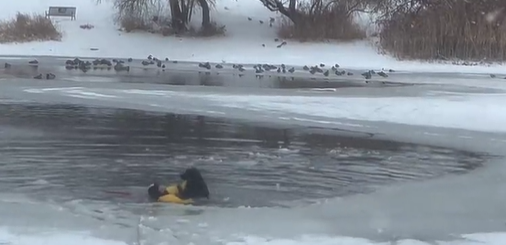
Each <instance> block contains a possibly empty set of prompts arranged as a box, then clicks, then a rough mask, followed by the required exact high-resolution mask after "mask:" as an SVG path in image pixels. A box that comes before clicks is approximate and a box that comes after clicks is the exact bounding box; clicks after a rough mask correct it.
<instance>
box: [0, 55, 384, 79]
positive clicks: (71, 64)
mask: <svg viewBox="0 0 506 245" xmlns="http://www.w3.org/2000/svg"><path fill="white" fill-rule="evenodd" d="M133 61H134V60H133V59H132V58H129V59H125V60H121V59H95V60H93V61H85V60H82V59H79V58H75V59H69V60H66V61H65V68H66V69H67V70H73V69H76V70H81V71H83V72H87V71H88V70H91V69H93V70H96V69H107V70H110V69H114V70H115V71H117V72H121V71H126V72H128V71H130V65H128V64H130V63H132V62H133ZM168 62H171V63H173V64H177V63H178V61H176V60H169V59H168V58H165V59H163V60H162V59H158V58H156V57H154V56H153V55H149V56H148V57H147V59H145V60H142V61H141V62H140V63H141V65H142V67H145V68H148V67H149V66H156V67H158V68H161V69H163V71H165V69H166V68H167V66H166V63H168ZM28 63H29V64H30V65H31V66H38V64H39V62H38V61H37V60H32V61H29V62H28ZM11 66H12V65H11V64H9V63H5V68H6V69H8V68H10V67H11ZM225 66H227V64H226V63H225V62H223V63H222V64H215V65H211V63H210V62H203V63H198V67H199V68H201V69H205V70H206V71H207V73H209V71H210V70H213V69H216V70H220V69H224V68H225ZM231 68H232V69H234V70H237V71H238V72H239V76H244V75H245V73H246V72H247V71H252V72H254V73H255V74H256V76H257V77H262V76H263V75H264V74H266V73H274V74H275V73H279V74H281V73H291V74H293V73H295V72H307V73H310V74H311V75H315V74H322V75H323V76H325V77H329V76H331V75H336V76H345V75H346V76H353V75H354V74H353V72H350V71H346V70H344V69H341V68H340V66H339V64H334V65H332V66H331V67H330V68H326V65H325V64H319V65H314V66H307V65H305V66H303V67H302V70H301V71H297V69H296V68H295V67H287V66H286V65H285V64H280V65H272V64H256V65H253V66H252V67H250V68H247V67H246V66H245V65H242V64H232V67H231ZM387 72H394V70H391V69H390V70H388V71H387ZM361 75H362V76H363V77H364V78H365V79H371V78H372V77H373V76H374V75H378V76H381V77H383V78H387V77H388V74H387V73H386V72H385V71H379V72H376V71H374V70H369V71H366V72H364V73H362V74H361ZM55 77H56V76H55V75H54V74H52V73H48V74H46V76H45V78H46V79H54V78H55ZM34 78H35V79H42V78H44V76H43V75H42V74H39V75H37V76H35V77H34Z"/></svg>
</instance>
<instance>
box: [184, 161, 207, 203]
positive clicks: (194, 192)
mask: <svg viewBox="0 0 506 245" xmlns="http://www.w3.org/2000/svg"><path fill="white" fill-rule="evenodd" d="M179 177H180V178H181V180H183V181H186V186H185V188H184V189H183V190H181V191H182V192H181V194H180V195H181V197H182V198H183V199H187V198H203V197H205V198H207V199H209V188H207V184H206V182H205V181H204V178H202V175H201V174H200V171H199V170H198V169H197V168H195V167H190V168H187V169H186V170H185V171H184V172H183V173H181V175H179Z"/></svg>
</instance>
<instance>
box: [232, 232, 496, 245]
mask: <svg viewBox="0 0 506 245" xmlns="http://www.w3.org/2000/svg"><path fill="white" fill-rule="evenodd" d="M308 244H318V245H390V244H392V243H391V242H373V241H369V240H366V239H361V238H353V237H316V236H302V237H301V238H299V239H297V240H289V239H266V238H260V237H251V236H247V237H245V238H243V241H240V242H229V243H227V245H308ZM395 244H397V245H503V244H506V233H478V234H469V235H464V236H462V240H458V241H445V242H443V241H436V242H423V241H418V240H411V239H404V240H398V241H397V242H396V243H395Z"/></svg>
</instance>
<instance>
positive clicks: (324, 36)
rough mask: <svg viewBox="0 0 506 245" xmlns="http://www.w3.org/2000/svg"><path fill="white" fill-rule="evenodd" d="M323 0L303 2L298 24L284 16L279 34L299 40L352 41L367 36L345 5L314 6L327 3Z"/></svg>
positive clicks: (300, 7)
mask: <svg viewBox="0 0 506 245" xmlns="http://www.w3.org/2000/svg"><path fill="white" fill-rule="evenodd" d="M322 1H323V0H311V2H301V3H300V5H299V6H298V9H297V11H298V12H299V14H300V17H299V18H300V19H299V21H298V22H297V24H294V23H293V22H292V21H291V20H289V19H288V18H283V19H282V21H281V24H280V26H279V29H278V36H279V37H281V38H285V39H296V40H299V41H325V40H342V41H350V40H357V39H362V38H364V37H365V32H364V31H363V30H361V29H360V27H359V26H358V25H357V24H356V23H355V22H354V21H353V17H352V15H351V14H350V13H349V11H347V10H346V9H345V7H344V6H342V5H339V4H337V3H334V4H330V5H327V6H326V7H320V8H315V7H314V6H315V5H325V4H326V3H323V4H322Z"/></svg>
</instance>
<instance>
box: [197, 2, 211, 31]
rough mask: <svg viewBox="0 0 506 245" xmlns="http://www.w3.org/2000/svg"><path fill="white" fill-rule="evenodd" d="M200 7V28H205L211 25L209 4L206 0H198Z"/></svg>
mask: <svg viewBox="0 0 506 245" xmlns="http://www.w3.org/2000/svg"><path fill="white" fill-rule="evenodd" d="M198 1H199V4H200V7H201V8H202V28H204V29H206V28H208V27H209V26H211V17H210V14H209V4H208V3H207V1H206V0H198Z"/></svg>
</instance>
